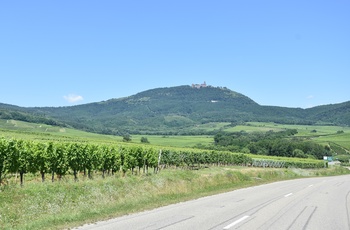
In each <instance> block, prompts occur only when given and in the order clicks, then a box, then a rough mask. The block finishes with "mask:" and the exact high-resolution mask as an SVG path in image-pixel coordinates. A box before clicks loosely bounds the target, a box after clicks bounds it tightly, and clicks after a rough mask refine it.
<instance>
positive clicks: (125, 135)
mask: <svg viewBox="0 0 350 230" xmlns="http://www.w3.org/2000/svg"><path fill="white" fill-rule="evenodd" d="M123 141H125V142H129V141H131V136H130V134H124V135H123Z"/></svg>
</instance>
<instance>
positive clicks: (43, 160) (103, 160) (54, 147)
mask: <svg viewBox="0 0 350 230" xmlns="http://www.w3.org/2000/svg"><path fill="white" fill-rule="evenodd" d="M250 162H251V158H250V157H247V156H245V155H243V154H233V153H231V152H218V151H205V150H193V149H180V150H179V149H166V150H164V149H163V150H156V149H155V148H152V147H144V146H137V145H135V146H119V145H102V144H99V145H96V144H88V143H78V142H74V143H60V142H47V143H43V142H34V141H24V140H16V139H9V140H8V139H5V138H0V183H1V180H2V178H3V176H4V174H6V173H8V174H15V173H18V174H19V175H20V181H21V185H23V176H24V174H26V173H33V174H36V173H40V175H41V178H42V181H45V176H46V175H47V174H50V175H51V180H52V181H54V180H55V176H56V177H57V178H59V179H60V178H61V177H62V176H64V175H66V174H68V173H72V174H73V175H74V179H75V180H78V174H79V173H81V172H82V173H83V174H84V176H87V177H89V178H91V177H92V173H93V172H96V171H98V172H101V174H102V176H103V177H104V176H105V175H106V174H114V173H116V172H121V173H123V175H125V173H126V172H127V171H131V173H134V171H135V170H138V173H140V172H141V170H142V172H144V173H147V172H148V168H149V167H151V168H153V169H154V171H157V170H158V169H159V166H161V167H162V168H165V167H174V166H175V167H187V168H191V167H201V165H232V164H235V165H242V164H244V165H246V164H249V163H250Z"/></svg>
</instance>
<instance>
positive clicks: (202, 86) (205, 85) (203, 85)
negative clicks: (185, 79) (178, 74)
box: [192, 81, 207, 89]
mask: <svg viewBox="0 0 350 230" xmlns="http://www.w3.org/2000/svg"><path fill="white" fill-rule="evenodd" d="M205 87H207V83H205V81H204V83H203V84H192V88H197V89H200V88H205Z"/></svg>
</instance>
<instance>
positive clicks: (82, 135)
mask: <svg viewBox="0 0 350 230" xmlns="http://www.w3.org/2000/svg"><path fill="white" fill-rule="evenodd" d="M194 129H197V130H206V131H215V130H216V131H219V130H220V131H225V132H240V131H245V132H267V131H270V130H272V131H275V132H278V131H283V130H286V129H296V130H297V131H298V133H297V134H296V136H297V137H301V138H307V139H310V140H312V141H315V142H316V143H319V144H323V145H326V144H329V143H333V144H335V145H339V146H341V147H342V148H344V149H346V150H347V151H350V127H341V126H320V125H318V126H316V125H286V124H276V123H269V122H247V123H245V124H244V125H237V126H234V127H231V126H230V123H227V122H226V123H225V122H218V123H208V124H203V125H199V126H196V127H194ZM338 132H341V133H338ZM0 136H4V137H10V138H11V137H13V138H18V139H24V140H43V141H47V140H59V141H78V142H93V143H106V144H108V143H118V142H123V138H122V137H121V136H113V135H102V134H96V133H89V132H84V131H80V130H76V129H70V128H62V127H55V126H50V125H44V124H34V123H28V122H23V121H14V120H1V119H0ZM141 137H146V138H147V139H148V141H149V144H148V145H155V146H167V147H184V148H188V147H195V146H197V145H204V146H205V145H210V144H212V143H213V142H214V140H213V136H210V135H197V136H177V135H167V136H164V135H131V143H141Z"/></svg>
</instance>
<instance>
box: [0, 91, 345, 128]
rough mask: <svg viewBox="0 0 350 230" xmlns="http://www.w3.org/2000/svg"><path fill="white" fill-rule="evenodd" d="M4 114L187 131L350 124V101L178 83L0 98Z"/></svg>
mask: <svg viewBox="0 0 350 230" xmlns="http://www.w3.org/2000/svg"><path fill="white" fill-rule="evenodd" d="M0 118H3V119H18V120H28V121H31V122H33V121H34V122H35V119H37V120H38V122H43V121H44V123H50V124H56V125H67V126H72V127H74V128H78V129H82V130H87V131H92V132H99V133H108V134H122V133H126V132H127V133H154V134H185V133H187V134H188V133H190V132H191V131H190V130H191V128H192V127H194V126H196V125H198V124H203V123H208V122H232V123H233V125H234V124H238V123H241V122H245V121H270V122H278V123H289V124H316V123H328V124H336V125H347V126H349V125H350V101H349V102H345V103H341V104H334V105H325V106H318V107H314V108H311V109H300V108H285V107H276V106H261V105H259V104H257V103H256V102H254V101H253V100H252V99H250V98H248V97H247V96H244V95H242V94H240V93H237V92H234V91H232V90H230V89H227V88H222V87H211V86H209V87H204V88H199V89H197V88H192V87H191V86H177V87H169V88H157V89H151V90H147V91H144V92H140V93H138V94H135V95H132V96H129V97H125V98H119V99H111V100H108V101H103V102H96V103H89V104H83V105H77V106H69V107H41V108H22V107H17V106H12V105H6V104H0Z"/></svg>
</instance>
